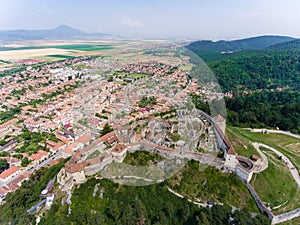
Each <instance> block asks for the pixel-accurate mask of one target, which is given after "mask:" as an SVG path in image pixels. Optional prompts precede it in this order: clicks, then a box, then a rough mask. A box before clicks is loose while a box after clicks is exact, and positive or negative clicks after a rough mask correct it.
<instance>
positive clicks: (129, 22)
mask: <svg viewBox="0 0 300 225" xmlns="http://www.w3.org/2000/svg"><path fill="white" fill-rule="evenodd" d="M122 24H124V25H126V26H128V27H141V26H143V23H142V21H141V20H139V19H131V18H127V19H124V20H123V21H122Z"/></svg>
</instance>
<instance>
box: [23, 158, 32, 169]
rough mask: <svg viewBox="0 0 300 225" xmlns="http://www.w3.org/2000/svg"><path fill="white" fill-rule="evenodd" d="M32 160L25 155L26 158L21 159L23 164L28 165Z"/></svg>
mask: <svg viewBox="0 0 300 225" xmlns="http://www.w3.org/2000/svg"><path fill="white" fill-rule="evenodd" d="M30 162H31V160H30V159H28V158H26V157H24V158H23V159H22V160H21V166H23V167H26V166H28V165H29V163H30Z"/></svg>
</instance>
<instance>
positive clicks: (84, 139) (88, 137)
mask: <svg viewBox="0 0 300 225" xmlns="http://www.w3.org/2000/svg"><path fill="white" fill-rule="evenodd" d="M92 138H93V136H91V135H84V136H81V137H80V138H78V139H77V140H76V142H77V143H82V144H86V143H88V142H89V141H90V140H91V139H92Z"/></svg>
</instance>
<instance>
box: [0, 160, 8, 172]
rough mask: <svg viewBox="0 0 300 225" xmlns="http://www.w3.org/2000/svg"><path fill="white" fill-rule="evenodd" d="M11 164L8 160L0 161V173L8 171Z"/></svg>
mask: <svg viewBox="0 0 300 225" xmlns="http://www.w3.org/2000/svg"><path fill="white" fill-rule="evenodd" d="M8 167H9V164H8V163H7V161H6V159H0V173H2V172H3V171H4V170H6V169H8Z"/></svg>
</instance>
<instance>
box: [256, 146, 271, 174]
mask: <svg viewBox="0 0 300 225" xmlns="http://www.w3.org/2000/svg"><path fill="white" fill-rule="evenodd" d="M252 145H253V146H254V148H255V149H256V151H257V152H258V153H259V155H260V159H259V160H257V161H256V162H255V165H256V166H255V168H254V173H260V172H262V171H264V170H265V169H267V168H268V166H269V161H268V158H267V156H266V154H265V153H263V152H262V151H261V150H260V149H259V143H256V142H254V143H252Z"/></svg>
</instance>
